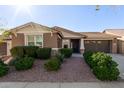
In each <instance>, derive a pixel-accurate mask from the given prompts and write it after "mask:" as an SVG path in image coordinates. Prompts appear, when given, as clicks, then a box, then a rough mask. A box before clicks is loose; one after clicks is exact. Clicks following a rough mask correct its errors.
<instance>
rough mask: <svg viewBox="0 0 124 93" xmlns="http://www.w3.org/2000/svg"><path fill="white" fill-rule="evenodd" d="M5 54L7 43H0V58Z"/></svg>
mask: <svg viewBox="0 0 124 93" xmlns="http://www.w3.org/2000/svg"><path fill="white" fill-rule="evenodd" d="M6 54H7V43H0V56H2V55H6Z"/></svg>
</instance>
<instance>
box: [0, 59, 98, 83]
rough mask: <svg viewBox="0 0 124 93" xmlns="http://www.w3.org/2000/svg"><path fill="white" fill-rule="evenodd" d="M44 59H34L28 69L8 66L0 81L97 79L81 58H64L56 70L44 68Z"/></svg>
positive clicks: (83, 80) (82, 80) (81, 80)
mask: <svg viewBox="0 0 124 93" xmlns="http://www.w3.org/2000/svg"><path fill="white" fill-rule="evenodd" d="M44 63H45V61H44V60H36V61H35V62H34V66H33V68H32V69H30V70H26V71H16V70H15V68H14V67H12V66H11V67H10V71H9V73H8V74H7V75H6V76H4V77H1V78H0V82H12V81H13V82H87V81H93V82H94V81H98V80H97V79H96V77H95V76H94V75H93V74H92V72H91V70H90V68H89V66H88V65H87V64H86V63H85V61H84V60H83V58H79V57H71V58H69V59H66V60H65V61H64V63H63V64H62V66H61V69H60V70H58V71H57V72H53V71H52V72H48V71H46V70H45V69H44V66H43V65H44Z"/></svg>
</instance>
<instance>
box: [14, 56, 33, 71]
mask: <svg viewBox="0 0 124 93" xmlns="http://www.w3.org/2000/svg"><path fill="white" fill-rule="evenodd" d="M33 63H34V59H33V58H31V57H27V56H26V57H24V58H20V59H18V60H16V61H15V63H14V65H15V68H16V70H27V69H30V68H32V66H33Z"/></svg>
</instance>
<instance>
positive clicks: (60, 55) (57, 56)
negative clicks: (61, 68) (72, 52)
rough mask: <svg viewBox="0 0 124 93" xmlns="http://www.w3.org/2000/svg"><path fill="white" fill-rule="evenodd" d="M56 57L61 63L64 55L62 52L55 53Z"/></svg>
mask: <svg viewBox="0 0 124 93" xmlns="http://www.w3.org/2000/svg"><path fill="white" fill-rule="evenodd" d="M56 58H57V59H58V60H59V61H60V62H61V63H63V61H64V55H62V54H57V55H56Z"/></svg>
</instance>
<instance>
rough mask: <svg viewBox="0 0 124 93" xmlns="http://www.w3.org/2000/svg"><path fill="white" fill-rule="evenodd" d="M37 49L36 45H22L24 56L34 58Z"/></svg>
mask: <svg viewBox="0 0 124 93" xmlns="http://www.w3.org/2000/svg"><path fill="white" fill-rule="evenodd" d="M37 49H38V47H37V46H24V53H25V55H26V56H29V57H33V58H36V57H37V54H36V51H37Z"/></svg>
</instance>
